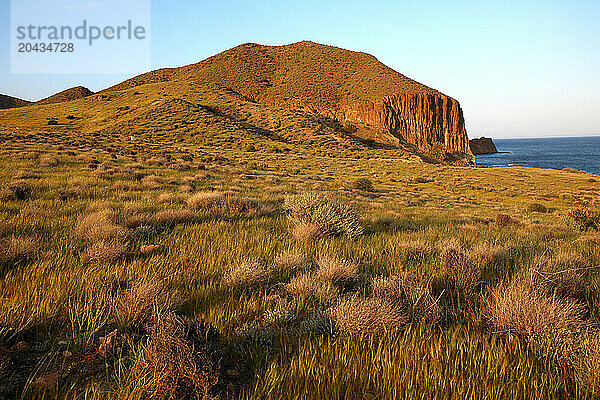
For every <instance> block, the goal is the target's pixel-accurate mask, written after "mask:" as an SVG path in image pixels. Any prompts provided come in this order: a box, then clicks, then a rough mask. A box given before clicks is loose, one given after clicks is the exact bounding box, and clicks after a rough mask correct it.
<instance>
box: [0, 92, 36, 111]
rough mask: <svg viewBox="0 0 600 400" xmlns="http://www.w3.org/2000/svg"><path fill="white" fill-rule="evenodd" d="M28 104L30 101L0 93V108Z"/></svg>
mask: <svg viewBox="0 0 600 400" xmlns="http://www.w3.org/2000/svg"><path fill="white" fill-rule="evenodd" d="M29 104H31V102H29V101H27V100H21V99H17V98H16V97H11V96H7V95H4V94H0V110H4V109H7V108H16V107H24V106H26V105H29Z"/></svg>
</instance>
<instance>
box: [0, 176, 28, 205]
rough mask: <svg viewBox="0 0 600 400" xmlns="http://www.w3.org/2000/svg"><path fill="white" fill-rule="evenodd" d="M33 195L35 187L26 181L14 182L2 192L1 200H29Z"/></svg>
mask: <svg viewBox="0 0 600 400" xmlns="http://www.w3.org/2000/svg"><path fill="white" fill-rule="evenodd" d="M32 193H33V187H32V186H31V185H30V184H29V183H27V182H26V181H24V180H18V181H14V182H12V183H11V184H9V185H8V186H6V187H5V188H4V189H2V191H1V192H0V200H4V201H7V200H27V199H28V198H30V197H31V195H32Z"/></svg>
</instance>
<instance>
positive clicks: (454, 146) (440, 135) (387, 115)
mask: <svg viewBox="0 0 600 400" xmlns="http://www.w3.org/2000/svg"><path fill="white" fill-rule="evenodd" d="M343 114H344V119H345V121H348V122H352V123H358V124H364V125H370V126H373V127H377V128H381V129H384V130H387V131H389V133H390V134H391V135H393V136H394V137H397V138H398V139H400V140H405V141H407V142H409V143H412V144H414V145H415V146H417V147H418V148H421V149H428V148H430V147H432V146H433V145H434V144H436V143H442V144H443V145H444V147H445V149H446V151H447V152H450V153H466V154H468V153H470V150H469V139H468V137H467V134H466V130H465V122H464V118H463V114H462V110H461V108H460V105H459V104H458V102H457V101H456V100H454V99H453V98H450V97H448V96H444V95H442V94H428V93H418V94H398V95H391V96H387V97H384V98H383V99H382V100H381V101H380V102H372V101H366V102H358V103H355V104H353V105H351V106H350V107H348V108H347V109H346V110H344V111H343Z"/></svg>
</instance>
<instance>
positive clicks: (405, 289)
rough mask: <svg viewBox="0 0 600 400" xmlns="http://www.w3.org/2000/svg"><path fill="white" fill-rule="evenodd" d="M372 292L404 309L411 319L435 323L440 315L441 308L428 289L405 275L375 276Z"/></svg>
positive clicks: (375, 295)
mask: <svg viewBox="0 0 600 400" xmlns="http://www.w3.org/2000/svg"><path fill="white" fill-rule="evenodd" d="M372 294H373V296H374V297H380V298H386V299H389V300H391V301H392V302H394V303H395V304H396V305H398V306H399V307H400V308H402V309H404V310H406V311H407V312H408V315H409V316H410V319H411V320H413V321H425V322H428V323H435V322H437V321H439V319H440V318H441V316H442V309H441V307H440V306H439V304H438V303H437V302H436V300H435V299H434V298H433V296H432V295H431V293H430V291H429V289H428V288H427V287H425V286H421V285H419V284H418V283H417V282H416V281H414V280H412V279H410V278H407V277H402V276H397V275H396V276H391V277H387V278H376V279H374V280H373V282H372Z"/></svg>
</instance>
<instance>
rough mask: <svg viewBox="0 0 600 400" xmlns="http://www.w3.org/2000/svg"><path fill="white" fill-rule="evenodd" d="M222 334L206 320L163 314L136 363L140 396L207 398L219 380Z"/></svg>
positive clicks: (154, 397)
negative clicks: (138, 361) (140, 358)
mask: <svg viewBox="0 0 600 400" xmlns="http://www.w3.org/2000/svg"><path fill="white" fill-rule="evenodd" d="M220 359H221V356H220V352H219V338H218V335H217V333H216V331H215V330H214V329H212V328H211V327H210V326H209V325H208V324H206V323H204V322H203V321H200V320H196V321H191V320H189V319H186V318H180V317H177V316H175V315H174V314H172V313H168V314H165V315H161V316H160V317H159V318H158V320H157V321H156V323H155V324H154V326H153V327H152V328H151V333H150V341H149V344H148V347H147V348H146V349H145V351H144V354H143V357H142V360H141V362H140V363H139V364H138V365H136V367H135V374H136V376H137V378H138V385H139V386H138V390H139V391H140V393H139V397H141V398H153V399H184V398H186V399H191V398H196V399H203V398H206V397H207V396H208V394H209V392H210V390H211V388H212V387H214V386H215V385H216V384H217V383H218V382H219V370H220Z"/></svg>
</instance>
